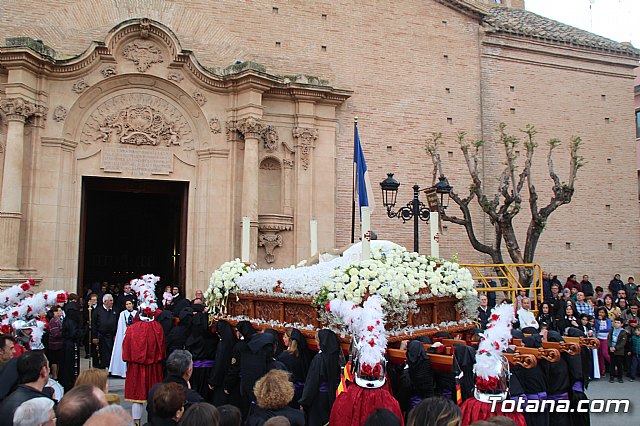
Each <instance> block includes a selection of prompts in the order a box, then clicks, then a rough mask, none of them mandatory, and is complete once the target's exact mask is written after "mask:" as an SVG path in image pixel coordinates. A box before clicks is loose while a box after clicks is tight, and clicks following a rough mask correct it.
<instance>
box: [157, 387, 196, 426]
mask: <svg viewBox="0 0 640 426" xmlns="http://www.w3.org/2000/svg"><path fill="white" fill-rule="evenodd" d="M163 383H177V384H179V385H180V386H182V387H183V388H184V390H185V392H186V398H185V401H186V403H185V406H184V409H185V411H186V410H187V409H188V408H189V407H191V405H192V404H195V403H196V402H202V401H204V398H203V397H202V396H201V395H200V394H199V393H198V392H196V391H195V390H193V389H189V385H188V384H187V382H186V381H185V380H184V379H183V378H182V377H179V376H171V375H169V376H167V377H166V378H165V379H164V381H163V382H162V383H156V384H155V385H153V386H152V387H151V389H149V394H148V395H147V417H148V419H149V422H150V423H153V424H154V425H155V424H156V420H166V419H160V418H156V416H155V412H154V411H153V395H155V394H156V391H157V390H158V387H159V386H160V385H161V384H163Z"/></svg>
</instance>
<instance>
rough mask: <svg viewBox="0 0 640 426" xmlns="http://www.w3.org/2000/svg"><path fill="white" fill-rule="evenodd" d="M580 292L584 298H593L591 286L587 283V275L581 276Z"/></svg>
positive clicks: (589, 282)
mask: <svg viewBox="0 0 640 426" xmlns="http://www.w3.org/2000/svg"><path fill="white" fill-rule="evenodd" d="M580 290H581V291H582V292H583V293H584V297H591V296H593V284H591V281H589V275H583V276H582V281H580Z"/></svg>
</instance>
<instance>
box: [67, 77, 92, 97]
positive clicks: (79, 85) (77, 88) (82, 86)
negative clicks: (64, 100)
mask: <svg viewBox="0 0 640 426" xmlns="http://www.w3.org/2000/svg"><path fill="white" fill-rule="evenodd" d="M88 88H89V83H87V80H85V79H84V78H81V79H80V80H78V81H76V82H75V83H74V84H73V87H72V88H71V90H73V91H74V92H76V93H78V94H80V93H82V92H84V91H85V90H87V89H88Z"/></svg>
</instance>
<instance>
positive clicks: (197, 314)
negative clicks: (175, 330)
mask: <svg viewBox="0 0 640 426" xmlns="http://www.w3.org/2000/svg"><path fill="white" fill-rule="evenodd" d="M191 309H193V317H192V318H191V326H190V328H189V335H188V336H187V339H186V340H185V348H186V349H187V350H188V351H189V352H191V355H192V356H193V375H192V377H191V381H190V383H191V387H192V388H193V389H195V390H196V391H198V393H199V394H200V395H202V396H203V397H204V398H205V399H206V400H210V393H211V392H210V391H211V389H210V388H209V383H208V378H209V375H210V374H211V370H212V369H213V363H214V359H215V357H216V349H217V345H218V336H217V335H214V334H213V333H211V330H209V314H208V313H206V312H205V310H204V305H203V304H202V302H201V301H200V300H199V299H196V303H194V304H193V307H192V308H191Z"/></svg>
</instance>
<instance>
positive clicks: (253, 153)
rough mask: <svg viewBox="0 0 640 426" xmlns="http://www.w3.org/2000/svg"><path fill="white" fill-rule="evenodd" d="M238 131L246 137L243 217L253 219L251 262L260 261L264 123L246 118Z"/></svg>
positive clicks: (240, 122) (239, 124) (241, 122)
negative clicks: (259, 189) (259, 198)
mask: <svg viewBox="0 0 640 426" xmlns="http://www.w3.org/2000/svg"><path fill="white" fill-rule="evenodd" d="M237 129H238V131H239V132H240V133H241V134H242V135H243V136H244V161H243V166H242V216H248V217H249V218H250V219H251V244H250V247H251V250H250V254H249V259H250V261H251V262H252V263H253V262H256V261H257V260H258V185H259V168H260V164H258V161H259V158H258V148H259V143H260V134H261V133H262V130H263V129H264V123H263V122H262V121H261V120H259V119H257V118H253V117H248V118H245V119H244V120H241V121H239V122H238V124H237Z"/></svg>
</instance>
